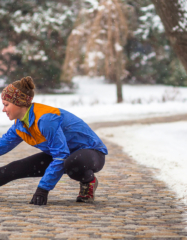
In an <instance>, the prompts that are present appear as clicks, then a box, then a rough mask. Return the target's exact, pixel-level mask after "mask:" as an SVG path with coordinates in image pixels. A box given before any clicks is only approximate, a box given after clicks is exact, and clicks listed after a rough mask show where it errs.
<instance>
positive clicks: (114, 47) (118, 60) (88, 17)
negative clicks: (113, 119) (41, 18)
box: [61, 0, 129, 103]
mask: <svg viewBox="0 0 187 240" xmlns="http://www.w3.org/2000/svg"><path fill="white" fill-rule="evenodd" d="M126 12H127V10H126V8H125V6H124V5H123V4H122V2H120V1H118V0H112V1H111V0H107V1H106V0H100V4H99V6H98V9H97V10H95V11H94V12H93V13H90V12H89V11H88V12H86V11H85V10H84V11H81V12H80V14H79V16H78V19H77V22H76V24H75V27H74V29H73V31H72V33H71V34H70V36H69V38H68V44H67V48H66V58H65V61H64V64H63V68H62V75H61V80H63V81H66V82H69V81H71V78H72V76H73V75H74V74H75V73H76V71H77V68H78V65H79V70H80V68H82V70H83V72H84V73H85V74H86V75H90V76H101V75H104V76H105V77H106V79H108V80H110V81H114V82H116V86H117V102H118V103H119V102H122V101H123V96H122V80H123V79H125V78H126V76H127V71H126V69H125V54H124V49H123V47H124V46H125V44H126V40H127V36H128V33H129V32H128V23H127V19H126V16H125V13H126ZM81 62H82V64H81Z"/></svg>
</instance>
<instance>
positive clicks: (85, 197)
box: [76, 177, 98, 203]
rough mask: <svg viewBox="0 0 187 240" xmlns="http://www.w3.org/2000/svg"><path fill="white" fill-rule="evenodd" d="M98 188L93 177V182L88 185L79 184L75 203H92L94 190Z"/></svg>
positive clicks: (96, 181)
mask: <svg viewBox="0 0 187 240" xmlns="http://www.w3.org/2000/svg"><path fill="white" fill-rule="evenodd" d="M97 186H98V180H97V178H96V177H94V180H93V181H92V182H89V183H81V182H80V192H79V196H78V197H77V200H76V201H77V202H86V203H87V202H88V203H92V202H93V201H94V199H95V190H96V188H97Z"/></svg>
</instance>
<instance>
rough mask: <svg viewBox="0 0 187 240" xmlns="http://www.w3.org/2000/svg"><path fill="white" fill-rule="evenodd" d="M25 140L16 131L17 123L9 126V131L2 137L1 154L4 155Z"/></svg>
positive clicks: (0, 143) (0, 142)
mask: <svg viewBox="0 0 187 240" xmlns="http://www.w3.org/2000/svg"><path fill="white" fill-rule="evenodd" d="M22 141H23V140H22V139H21V138H20V136H18V134H17V133H16V126H15V124H14V125H12V127H10V128H9V130H8V131H7V133H5V134H3V136H2V137H1V138H0V155H3V154H5V153H7V152H9V151H11V150H12V149H13V148H15V147H16V146H17V145H18V144H19V143H21V142H22Z"/></svg>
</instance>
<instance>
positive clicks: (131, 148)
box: [97, 121, 187, 204]
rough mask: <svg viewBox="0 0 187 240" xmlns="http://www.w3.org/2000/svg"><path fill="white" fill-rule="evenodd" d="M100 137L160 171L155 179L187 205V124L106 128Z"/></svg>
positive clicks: (101, 131) (98, 131)
mask: <svg viewBox="0 0 187 240" xmlns="http://www.w3.org/2000/svg"><path fill="white" fill-rule="evenodd" d="M97 134H98V135H99V136H100V137H103V138H105V139H107V140H109V141H112V142H114V143H116V144H118V145H120V146H122V147H123V150H124V151H125V152H126V153H128V155H129V156H131V157H132V158H133V159H134V160H136V161H137V162H138V163H141V164H143V165H145V166H148V167H151V168H156V169H158V170H159V173H158V172H157V171H156V173H155V176H156V177H157V178H158V179H159V180H162V181H164V182H165V183H166V184H167V185H168V186H169V188H170V189H171V190H173V191H175V193H176V194H177V196H178V198H180V199H182V200H183V201H184V202H185V203H186V204H187V151H186V143H187V121H186V122H184V121H181V122H174V123H161V124H150V125H140V124H139V125H138V124H137V125H133V126H122V127H113V128H103V129H98V130H97Z"/></svg>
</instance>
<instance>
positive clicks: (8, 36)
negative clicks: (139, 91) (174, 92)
mask: <svg viewBox="0 0 187 240" xmlns="http://www.w3.org/2000/svg"><path fill="white" fill-rule="evenodd" d="M119 2H120V4H122V5H123V6H124V8H122V11H123V13H124V17H125V19H126V20H127V25H128V35H127V39H126V41H124V42H121V45H122V48H123V54H124V57H121V59H125V60H123V61H125V64H124V68H125V69H124V70H125V72H126V74H124V73H123V76H122V77H121V80H122V81H123V82H124V83H130V84H137V83H138V84H140V83H142V84H167V85H173V86H187V75H186V72H185V70H184V68H183V66H182V64H181V63H180V61H179V60H178V58H177V56H176V55H175V53H174V52H173V50H172V48H171V47H170V44H169V41H168V40H167V38H166V35H165V32H164V27H163V25H162V23H161V20H160V18H159V16H158V15H157V14H156V12H155V8H154V5H153V4H152V2H151V0H136V1H134V0H119ZM99 11H100V10H99V1H97V0H53V1H47V0H26V1H24V0H6V1H5V0H0V50H1V54H0V75H1V78H4V79H6V81H7V83H10V82H12V81H15V80H17V79H20V78H21V77H23V76H27V75H31V76H32V77H33V78H34V80H35V82H36V85H37V88H38V90H40V91H43V92H50V91H51V89H55V88H60V87H61V86H63V83H65V82H67V80H66V79H65V77H64V76H66V74H65V71H66V67H64V66H65V65H64V64H65V61H66V53H67V49H68V48H67V45H68V38H69V37H70V36H71V37H72V32H73V31H74V33H75V29H77V28H78V27H79V25H81V24H83V23H85V22H86V21H88V13H89V14H90V15H89V19H90V22H91V21H92V20H91V18H92V19H93V21H94V18H96V16H97V14H98V12H99ZM80 13H81V15H80ZM80 16H81V18H80ZM101 24H102V21H101ZM113 27H115V26H113ZM100 28H102V26H100ZM103 28H104V27H103ZM84 36H85V35H84ZM76 37H77V39H76ZM86 38H87V39H88V38H89V34H87V35H86ZM76 40H77V41H78V42H79V41H82V43H83V44H82V45H81V49H83V52H81V53H80V54H79V60H78V61H77V57H78V56H77V54H74V55H73V56H74V59H73V61H71V63H73V62H76V63H77V64H75V65H73V69H72V73H71V76H73V75H75V74H83V75H84V74H89V71H88V69H86V70H85V69H84V61H85V58H86V53H84V51H85V52H86V50H85V47H86V46H85V44H86V40H85V38H82V39H81V38H80V36H79V37H78V34H77V35H76V34H74V35H73V41H74V42H75V43H76ZM89 42H90V41H89ZM123 43H124V44H123ZM91 48H92V46H90V45H89V49H91ZM118 48H119V47H118ZM75 50H77V49H76V48H75ZM71 51H72V50H71ZM77 51H78V50H77ZM99 51H100V52H101V51H102V48H101V49H100V50H99ZM87 55H88V54H87ZM100 56H103V55H101V54H100ZM97 64H98V62H97ZM100 68H101V69H102V66H101V67H100ZM93 75H105V73H104V72H102V71H100V72H94V74H93V71H92V76H93ZM105 77H106V78H107V75H105ZM109 80H110V82H112V81H113V82H115V81H116V79H115V78H114V79H112V78H110V79H109ZM69 86H71V84H69Z"/></svg>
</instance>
